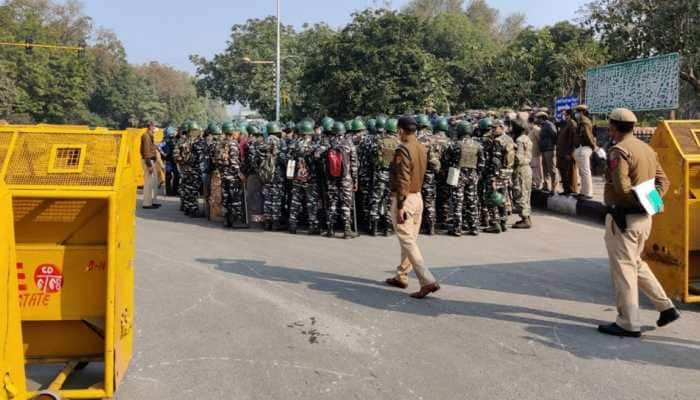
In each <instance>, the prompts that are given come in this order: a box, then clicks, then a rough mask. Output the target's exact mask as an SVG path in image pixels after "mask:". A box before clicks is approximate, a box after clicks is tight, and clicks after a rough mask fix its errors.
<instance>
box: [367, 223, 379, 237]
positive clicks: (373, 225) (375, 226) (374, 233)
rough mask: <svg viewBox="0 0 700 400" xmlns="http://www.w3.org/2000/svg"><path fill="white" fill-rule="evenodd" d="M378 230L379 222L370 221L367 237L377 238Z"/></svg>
mask: <svg viewBox="0 0 700 400" xmlns="http://www.w3.org/2000/svg"><path fill="white" fill-rule="evenodd" d="M378 228H379V221H376V220H372V221H370V223H369V235H370V236H377V229H378Z"/></svg>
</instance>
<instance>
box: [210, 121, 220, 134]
mask: <svg viewBox="0 0 700 400" xmlns="http://www.w3.org/2000/svg"><path fill="white" fill-rule="evenodd" d="M207 131H209V134H210V135H214V136H219V135H221V127H220V126H219V125H218V124H214V123H211V124H209V126H207Z"/></svg>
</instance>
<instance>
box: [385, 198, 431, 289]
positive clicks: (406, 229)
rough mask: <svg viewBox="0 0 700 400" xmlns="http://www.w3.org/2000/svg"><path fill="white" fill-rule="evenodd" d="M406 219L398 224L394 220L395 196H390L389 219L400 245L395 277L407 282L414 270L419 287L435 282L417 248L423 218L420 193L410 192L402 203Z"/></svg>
mask: <svg viewBox="0 0 700 400" xmlns="http://www.w3.org/2000/svg"><path fill="white" fill-rule="evenodd" d="M403 204H404V205H403V210H404V212H405V213H406V217H407V218H406V220H405V221H404V223H403V224H401V225H399V224H398V223H397V221H396V196H392V197H391V219H392V222H393V225H394V232H396V236H397V237H398V238H399V245H400V246H401V264H400V265H399V267H398V268H397V270H396V279H398V280H400V281H401V282H404V283H408V274H409V273H411V270H413V271H415V273H416V276H417V277H418V281H419V282H420V285H421V287H423V286H426V285H430V284H431V283H435V277H434V276H433V274H432V273H430V270H428V268H426V267H425V262H424V260H423V255H422V254H421V252H420V249H419V248H418V243H417V240H418V233H419V232H420V224H421V220H422V219H423V197H422V196H421V194H420V193H411V194H409V195H408V197H406V200H405V201H404V203H403Z"/></svg>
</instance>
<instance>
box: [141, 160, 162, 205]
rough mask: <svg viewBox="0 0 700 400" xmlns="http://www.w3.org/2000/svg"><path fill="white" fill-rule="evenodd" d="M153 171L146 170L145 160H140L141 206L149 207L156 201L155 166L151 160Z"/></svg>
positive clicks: (156, 182)
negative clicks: (141, 170)
mask: <svg viewBox="0 0 700 400" xmlns="http://www.w3.org/2000/svg"><path fill="white" fill-rule="evenodd" d="M152 165H153V173H149V172H148V166H147V165H146V161H144V160H141V167H143V204H142V206H143V207H150V206H152V205H153V202H154V201H158V177H157V176H156V174H157V173H158V172H157V167H156V164H155V161H153V164H152Z"/></svg>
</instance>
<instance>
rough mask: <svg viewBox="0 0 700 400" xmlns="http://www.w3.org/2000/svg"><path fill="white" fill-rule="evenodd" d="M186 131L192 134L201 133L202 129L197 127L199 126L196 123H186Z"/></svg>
mask: <svg viewBox="0 0 700 400" xmlns="http://www.w3.org/2000/svg"><path fill="white" fill-rule="evenodd" d="M187 131H188V132H193V131H199V132H201V131H202V128H201V127H200V126H199V124H198V123H197V122H196V121H192V122H189V123H188V126H187Z"/></svg>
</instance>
